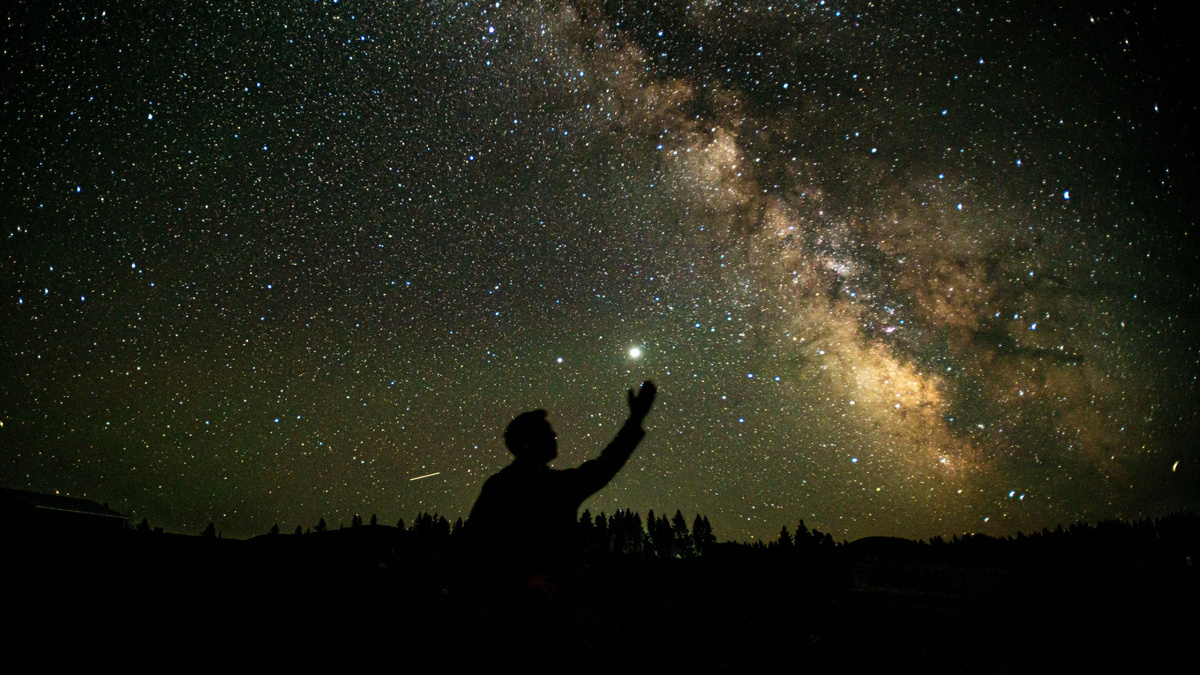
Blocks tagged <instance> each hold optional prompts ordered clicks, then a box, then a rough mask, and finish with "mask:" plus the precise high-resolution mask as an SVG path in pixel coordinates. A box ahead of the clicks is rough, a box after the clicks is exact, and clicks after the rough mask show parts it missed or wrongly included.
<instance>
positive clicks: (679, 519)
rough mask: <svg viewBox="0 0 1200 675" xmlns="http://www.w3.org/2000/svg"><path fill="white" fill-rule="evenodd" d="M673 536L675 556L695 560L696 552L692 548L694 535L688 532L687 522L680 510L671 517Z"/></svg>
mask: <svg viewBox="0 0 1200 675" xmlns="http://www.w3.org/2000/svg"><path fill="white" fill-rule="evenodd" d="M671 535H672V539H673V540H674V541H673V544H674V549H675V550H674V554H675V557H678V558H694V557H695V555H696V551H695V550H694V549H693V548H692V535H691V533H689V532H688V526H687V520H685V519H684V517H683V512H682V511H679V510H678V509H677V510H676V511H675V515H674V516H672V517H671Z"/></svg>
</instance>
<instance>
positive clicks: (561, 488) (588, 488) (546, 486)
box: [467, 381, 657, 595]
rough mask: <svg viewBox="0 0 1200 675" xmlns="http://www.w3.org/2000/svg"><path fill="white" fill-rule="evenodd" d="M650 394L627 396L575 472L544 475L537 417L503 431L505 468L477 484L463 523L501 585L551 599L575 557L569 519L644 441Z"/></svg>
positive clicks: (644, 389)
mask: <svg viewBox="0 0 1200 675" xmlns="http://www.w3.org/2000/svg"><path fill="white" fill-rule="evenodd" d="M656 393H657V389H655V387H654V383H653V382H650V381H646V382H643V383H642V386H641V390H640V391H639V392H638V393H636V394H635V393H634V391H633V390H632V389H630V390H629V419H628V420H626V421H625V426H623V427H621V431H620V432H619V433H618V434H617V437H616V438H614V439H613V441H612V443H609V444H608V447H607V448H605V449H604V451H603V452H602V453H600V456H599V457H597V458H596V459H593V460H590V461H587V462H584V463H583V465H582V466H580V467H579V468H577V469H566V470H563V471H559V470H557V469H551V468H550V467H549V462H550V461H551V460H553V459H554V458H555V457H557V456H558V440H557V436H556V434H555V433H554V429H553V428H552V427H551V426H550V423H549V422H547V421H546V411H545V410H534V411H531V412H527V413H522V414H521V415H518V416H517V418H516V419H514V420H513V421H512V422H511V423H510V424H509V425H508V428H507V429H505V431H504V444H505V445H507V446H508V449H509V451H510V452H511V453H512V454H513V462H512V464H509V465H508V466H507V467H505V468H504V469H501V470H500V472H499V473H497V474H495V475H494V476H492V477H491V478H489V479H488V480H487V482H486V483H484V484H483V490H481V491H480V493H479V499H477V500H476V501H475V507H474V508H472V509H471V516H470V518H469V519H468V521H467V528H468V533H469V534H470V536H471V538H472V539H473V540H474V542H475V546H476V550H477V552H478V553H479V554H480V555H481V556H482V557H483V558H484V559H485V561H486V564H487V565H488V566H489V567H490V568H491V570H492V571H493V572H494V573H497V574H499V575H501V577H502V578H506V582H507V583H513V584H521V585H524V586H525V587H526V588H527V589H528V590H530V591H533V592H534V593H538V594H542V595H552V594H553V593H554V592H555V591H556V589H555V586H554V584H555V583H556V581H555V576H556V575H557V574H558V573H560V572H562V571H563V570H564V568H567V567H569V566H570V565H571V563H572V558H573V557H574V555H575V554H576V546H575V544H576V542H577V536H576V532H577V528H578V525H577V516H576V511H577V510H578V509H579V506H580V505H581V504H582V503H583V500H585V499H587V498H588V497H590V496H591V495H592V494H593V493H595V492H596V491H597V490H599V489H600V488H602V487H604V486H605V485H607V484H608V481H610V480H612V478H613V476H615V475H617V472H618V471H620V470H621V467H622V466H624V465H625V461H626V460H627V459H629V456H630V455H631V454H633V450H634V448H636V447H637V444H638V443H639V442H640V441H641V440H642V437H643V436H645V435H646V432H645V431H643V430H642V420H644V419H645V418H646V414H647V413H649V412H650V406H651V405H653V403H654V396H655V394H656Z"/></svg>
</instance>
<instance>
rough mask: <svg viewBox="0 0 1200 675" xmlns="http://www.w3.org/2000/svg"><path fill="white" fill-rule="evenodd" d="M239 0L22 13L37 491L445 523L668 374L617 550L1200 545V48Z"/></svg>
mask: <svg viewBox="0 0 1200 675" xmlns="http://www.w3.org/2000/svg"><path fill="white" fill-rule="evenodd" d="M210 4H211V5H214V6H222V5H227V3H207V2H175V3H157V2H147V3H135V2H110V3H103V2H102V3H95V4H94V5H89V6H85V7H79V6H67V5H62V4H59V3H50V2H22V3H19V5H18V6H17V7H15V8H10V9H8V10H5V12H6V14H5V15H4V25H3V31H2V33H0V42H2V43H0V225H2V230H0V232H2V234H3V244H2V255H0V424H2V426H0V483H2V484H3V485H4V486H6V487H13V488H21V489H28V490H35V491H45V492H55V491H57V492H60V493H61V494H66V495H72V496H77V497H87V498H90V499H95V500H97V501H104V502H108V503H109V505H110V506H112V507H113V508H116V509H118V510H121V511H122V512H124V513H130V514H132V516H133V518H134V519H135V522H136V520H140V519H141V518H143V517H146V518H148V519H149V520H150V522H151V524H153V525H161V526H164V527H165V528H166V529H168V530H173V531H180V532H191V533H199V532H200V531H201V530H202V529H203V528H204V527H205V525H207V523H208V522H209V521H210V520H211V521H214V522H215V523H216V525H217V527H218V529H220V530H221V531H222V532H223V533H224V536H248V535H252V534H258V533H263V532H266V531H267V529H268V528H270V527H271V525H272V524H273V523H275V522H278V523H279V524H280V526H281V528H283V530H284V531H291V530H293V529H295V526H296V525H302V526H305V527H307V526H311V525H313V524H315V523H316V522H317V520H318V519H319V518H320V517H322V516H324V517H325V519H326V520H327V521H328V522H329V523H330V525H331V526H334V527H336V526H337V524H338V523H345V524H349V522H350V519H351V517H352V516H353V515H354V514H355V513H361V514H363V515H364V517H369V514H371V513H377V514H378V515H379V519H380V521H381V522H385V523H395V522H396V519H398V518H400V517H403V518H404V519H405V520H406V521H410V522H411V519H412V517H413V516H414V515H415V514H416V513H417V512H419V511H429V512H433V511H437V512H440V513H442V514H445V515H447V516H448V517H449V518H450V519H451V520H453V519H454V518H456V517H457V516H459V515H465V514H466V513H467V512H468V510H469V509H470V506H471V504H472V503H473V501H474V499H475V496H476V495H477V494H478V491H479V488H480V486H481V485H482V483H483V481H484V479H486V477H487V476H488V475H490V474H491V473H493V472H495V471H496V470H498V469H499V468H501V467H502V466H504V465H505V464H506V463H507V462H508V460H509V456H508V454H507V451H506V450H505V449H504V446H503V441H502V438H501V434H502V432H503V428H504V426H505V425H506V424H507V422H508V421H509V420H510V419H511V418H512V417H514V416H515V415H516V414H518V413H519V412H522V411H524V410H528V409H532V408H538V407H544V408H546V409H548V410H549V412H550V420H551V422H552V423H553V424H554V426H555V428H556V429H557V431H558V434H559V446H560V453H561V456H560V458H559V460H558V461H557V463H556V466H559V467H567V466H572V465H575V464H577V463H579V462H581V461H583V460H584V459H587V458H588V457H590V456H595V455H596V454H597V453H598V452H599V451H600V450H601V449H602V448H603V447H604V445H605V444H606V443H607V442H608V440H609V439H610V438H611V437H612V436H613V435H614V434H615V433H616V431H617V429H618V428H619V427H620V425H621V422H622V420H623V419H624V416H625V412H626V407H625V405H626V404H625V389H626V388H628V387H631V386H634V385H635V384H636V383H638V382H640V381H641V380H643V379H647V378H649V379H653V380H654V381H655V382H656V383H657V384H658V385H659V388H660V396H659V400H658V404H657V405H656V408H655V410H654V411H653V412H652V413H651V415H650V418H649V419H648V420H647V430H648V435H647V437H646V440H645V441H644V442H643V444H642V445H641V447H640V448H639V450H638V452H637V453H636V454H635V455H634V457H633V458H632V459H631V460H630V462H629V464H628V465H627V466H626V468H625V470H624V472H622V473H621V474H620V475H619V476H618V477H617V478H616V479H615V480H614V481H613V483H612V484H610V485H609V486H608V487H607V488H605V489H604V490H603V491H602V492H600V493H599V494H598V495H596V496H595V497H593V498H592V499H591V500H590V501H589V502H588V503H587V506H588V507H590V508H591V510H592V511H593V512H596V511H599V510H606V511H608V512H609V513H611V512H612V511H613V510H615V509H617V508H631V509H635V510H638V511H640V512H641V513H642V514H643V515H644V514H645V513H646V511H647V510H649V509H654V510H655V511H656V512H659V513H661V512H667V513H674V511H675V510H676V509H681V510H682V511H683V512H684V513H685V514H687V515H688V518H689V520H690V518H691V514H694V513H696V512H701V513H705V514H707V515H708V516H709V518H710V519H711V521H712V523H713V526H714V529H715V530H716V534H717V535H718V537H719V538H721V539H739V540H749V539H750V538H751V537H757V538H764V537H769V538H774V537H775V536H776V535H777V534H778V532H779V529H780V527H781V526H783V525H788V526H789V527H793V526H794V525H795V524H796V522H797V521H798V520H799V519H800V518H803V519H804V520H805V522H806V524H807V525H808V526H810V527H817V528H820V529H822V530H826V531H829V532H831V533H832V534H833V535H834V536H835V537H836V538H838V539H842V538H843V537H846V538H851V539H853V538H856V537H861V536H866V535H899V536H910V537H914V538H915V537H928V536H930V535H933V534H939V533H946V534H948V533H951V532H966V531H975V532H985V533H990V534H995V535H1006V534H1011V533H1014V532H1016V531H1017V530H1019V529H1020V530H1025V531H1030V530H1034V529H1038V530H1040V529H1041V528H1042V527H1043V526H1045V525H1049V526H1050V527H1053V526H1054V524H1056V523H1059V522H1063V523H1068V522H1074V521H1076V520H1080V519H1083V520H1088V521H1092V522H1094V521H1096V520H1099V519H1102V518H1111V517H1122V518H1139V517H1145V516H1158V515H1164V514H1166V513H1169V512H1171V511H1174V510H1178V509H1189V510H1190V509H1196V508H1197V507H1198V506H1200V473H1198V471H1197V468H1196V461H1197V459H1198V458H1197V456H1196V444H1195V442H1194V439H1195V438H1196V437H1197V436H1198V435H1200V419H1198V417H1197V376H1198V375H1200V365H1198V358H1200V343H1198V341H1197V338H1196V335H1197V331H1198V330H1200V325H1197V324H1198V320H1197V318H1198V316H1200V312H1198V311H1197V310H1198V307H1197V291H1198V290H1200V283H1198V279H1197V275H1196V272H1195V269H1196V265H1197V263H1198V262H1200V256H1198V255H1197V246H1196V244H1195V242H1196V239H1197V236H1198V233H1197V232H1196V231H1195V230H1196V213H1197V210H1196V206H1197V200H1196V196H1195V195H1196V191H1197V186H1198V185H1200V182H1198V181H1197V170H1196V169H1197V163H1196V154H1195V151H1196V145H1197V144H1196V140H1197V139H1196V120H1197V117H1196V110H1195V107H1194V106H1193V104H1192V103H1191V102H1190V99H1189V95H1190V90H1194V88H1195V82H1194V79H1195V77H1196V72H1197V69H1196V61H1195V60H1194V58H1193V56H1192V52H1191V50H1190V48H1186V47H1185V46H1184V42H1185V40H1190V39H1191V38H1189V37H1186V36H1184V34H1183V29H1182V25H1183V19H1182V15H1173V14H1170V13H1164V12H1162V11H1160V10H1158V9H1155V8H1153V7H1151V6H1148V3H1137V8H1136V10H1133V11H1131V10H1128V9H1126V8H1125V7H1124V6H1123V5H1117V4H1109V3H1072V4H1071V7H1070V8H1068V9H1061V8H1059V9H1055V8H1051V7H1048V6H1047V5H1048V4H1050V3H1035V2H1017V3H1002V2H979V3H970V2H963V3H959V4H954V3H945V2H928V3H923V2H900V3H891V2H875V3H861V2H860V3H850V2H836V1H833V0H826V1H825V2H820V1H816V2H780V3H777V4H773V3H772V2H771V1H770V0H756V1H744V2H727V1H717V0H710V1H705V0H692V1H691V2H690V3H688V2H682V1H680V2H673V1H664V2H659V3H652V2H638V1H635V0H629V1H624V2H622V1H619V0H613V1H611V2H602V1H601V0H581V1H579V2H565V1H564V2H550V1H545V2H534V1H528V2H525V1H523V2H515V1H513V0H504V1H503V2H496V1H495V0H490V1H489V2H485V3H484V2H475V1H472V2H439V1H435V0H430V1H425V2H398V3H390V2H382V1H381V0H375V1H374V2H355V1H354V0H342V1H341V2H331V1H328V0H319V1H317V2H313V1H311V0H309V1H303V2H302V1H297V2H293V3H283V2H241V3H234V4H231V5H228V6H225V7H222V8H221V9H215V8H214V7H213V6H210ZM169 6H173V7H174V8H173V9H170V8H168V7H169ZM635 350H639V351H635ZM431 474H434V475H431ZM421 476H425V477H424V478H420V479H418V480H413V479H414V478H418V477H421Z"/></svg>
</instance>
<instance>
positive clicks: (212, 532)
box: [200, 521, 217, 539]
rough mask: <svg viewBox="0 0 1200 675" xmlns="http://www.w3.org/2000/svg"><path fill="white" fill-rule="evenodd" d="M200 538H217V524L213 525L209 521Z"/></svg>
mask: <svg viewBox="0 0 1200 675" xmlns="http://www.w3.org/2000/svg"><path fill="white" fill-rule="evenodd" d="M200 536H201V537H205V538H207V539H212V538H213V537H216V536H217V526H216V525H215V524H213V523H212V522H211V521H209V523H208V527H206V528H204V532H203V533H201V535H200Z"/></svg>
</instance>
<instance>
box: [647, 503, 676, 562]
mask: <svg viewBox="0 0 1200 675" xmlns="http://www.w3.org/2000/svg"><path fill="white" fill-rule="evenodd" d="M646 531H647V532H649V535H650V546H651V548H650V551H648V553H653V555H656V556H658V557H659V558H673V557H675V542H674V538H673V536H672V534H671V523H670V522H668V521H667V517H666V516H663V517H661V518H658V517H656V516H655V515H654V510H653V509H651V511H650V512H649V513H647V514H646Z"/></svg>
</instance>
